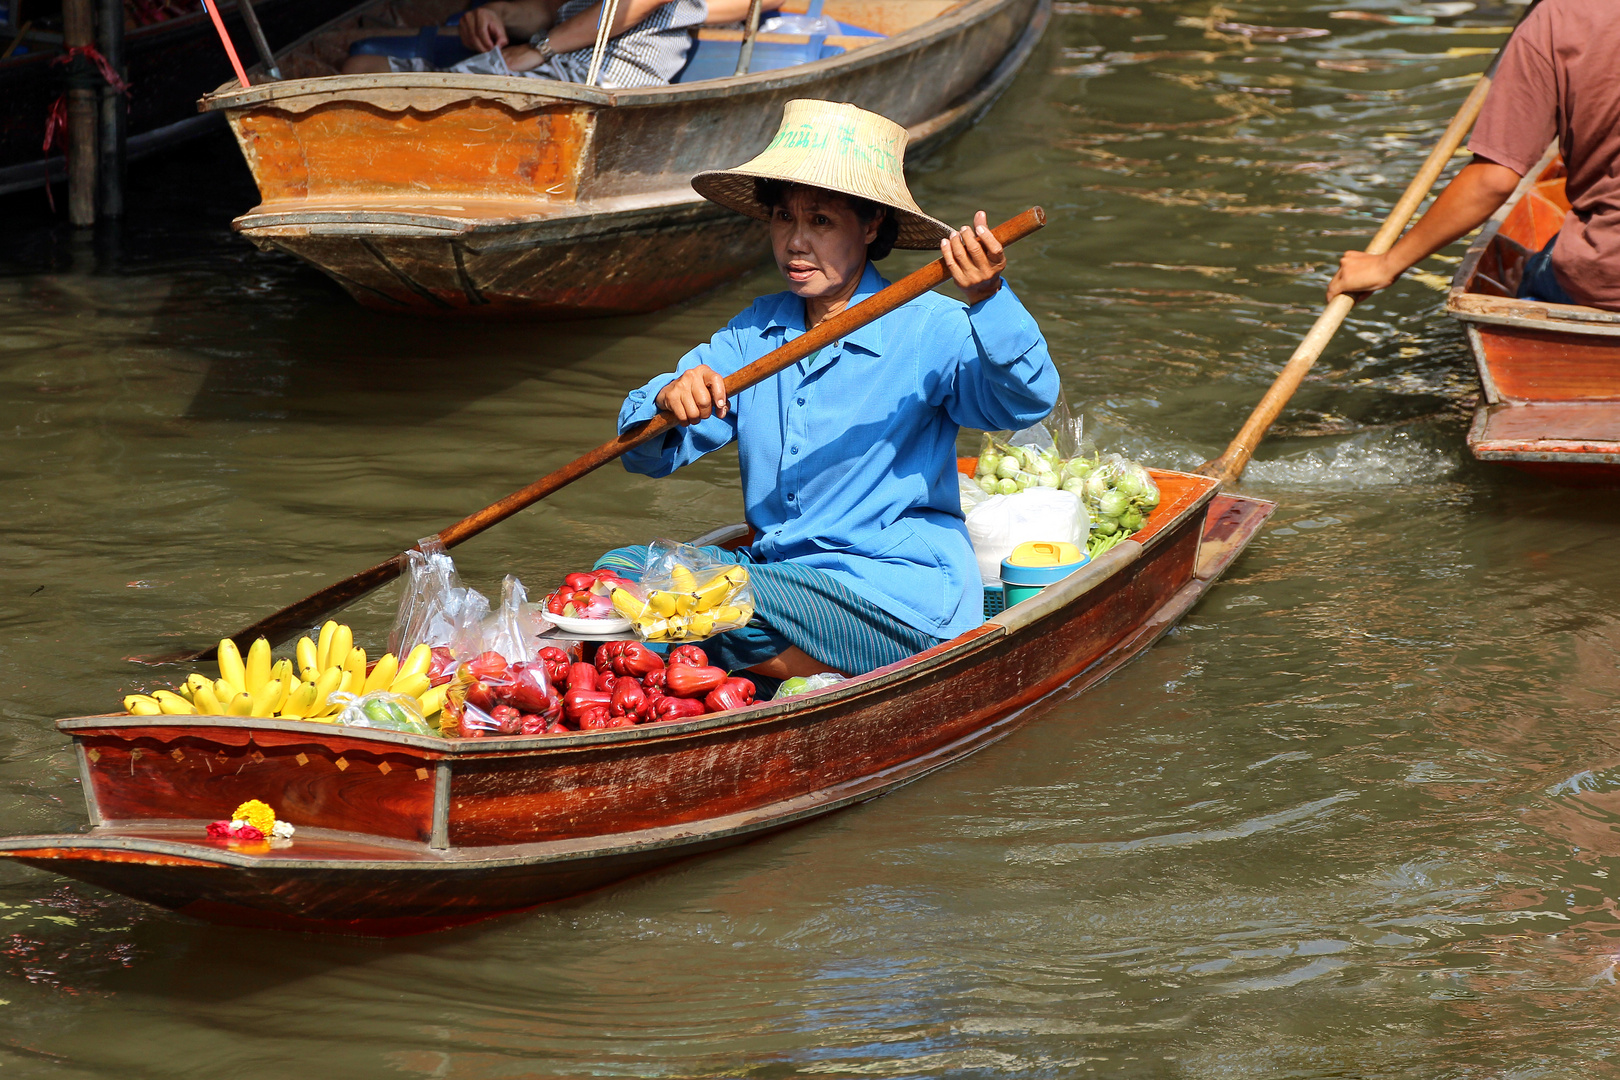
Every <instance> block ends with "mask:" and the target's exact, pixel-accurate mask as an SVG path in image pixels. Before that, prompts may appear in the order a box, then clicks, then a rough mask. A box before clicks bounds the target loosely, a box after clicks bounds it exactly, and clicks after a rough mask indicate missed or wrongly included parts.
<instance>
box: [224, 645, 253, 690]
mask: <svg viewBox="0 0 1620 1080" xmlns="http://www.w3.org/2000/svg"><path fill="white" fill-rule="evenodd" d="M219 677H220V678H222V679H224V680H225V681H226V682H228V683H230V684H231V685H232V686H246V685H247V680H246V679H245V678H244V677H243V673H242V654H241V652H240V651H239V650H238V649H237V647H236V642H234V641H232V640H231V639H230V638H222V639H221V640H220V643H219Z"/></svg>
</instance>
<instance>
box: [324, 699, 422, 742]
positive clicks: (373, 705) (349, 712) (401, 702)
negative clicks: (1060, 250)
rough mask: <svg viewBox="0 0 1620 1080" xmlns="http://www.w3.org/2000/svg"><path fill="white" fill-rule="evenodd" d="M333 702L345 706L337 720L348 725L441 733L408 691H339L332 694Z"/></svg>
mask: <svg viewBox="0 0 1620 1080" xmlns="http://www.w3.org/2000/svg"><path fill="white" fill-rule="evenodd" d="M332 701H333V702H335V703H336V704H339V705H341V706H342V707H343V709H342V711H341V712H339V713H338V715H337V722H338V723H340V724H343V725H346V726H348V727H365V728H379V729H381V730H383V731H404V732H407V733H409V734H411V735H437V734H439V732H438V731H437V730H435V729H434V728H433V727H432V726H431V725H429V724H428V722H427V720H426V719H425V718H424V717H423V716H422V708H421V704H420V703H419V702H418V701H417V700H416V699H415V698H413V697H410V696H408V695H406V694H393V693H389V692H388V691H387V690H374V691H372V692H371V693H369V694H346V693H343V692H342V691H339V692H338V693H335V694H333V695H332Z"/></svg>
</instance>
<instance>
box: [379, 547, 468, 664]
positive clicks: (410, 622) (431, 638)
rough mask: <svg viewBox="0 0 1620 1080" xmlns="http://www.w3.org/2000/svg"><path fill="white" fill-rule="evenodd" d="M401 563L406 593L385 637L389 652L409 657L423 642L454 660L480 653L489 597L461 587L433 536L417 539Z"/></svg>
mask: <svg viewBox="0 0 1620 1080" xmlns="http://www.w3.org/2000/svg"><path fill="white" fill-rule="evenodd" d="M405 558H406V561H407V564H408V566H407V569H406V577H405V591H404V593H403V594H402V595H401V596H400V598H399V611H398V613H397V614H396V615H395V616H394V627H393V629H392V630H390V631H389V633H388V651H389V652H391V653H393V654H394V655H395V656H408V655H410V652H411V650H412V649H414V648H416V647H417V646H418V645H421V644H423V643H426V644H427V645H429V646H432V647H444V648H448V649H450V650H451V651H452V652H453V653H454V654H455V655H457V656H463V655H471V654H473V653H477V652H479V651H481V650H480V648H479V643H480V642H481V640H482V638H483V625H484V621H485V620H486V619H487V618H489V598H488V597H486V596H485V595H484V594H483V593H481V592H479V591H478V590H476V589H471V588H468V587H467V586H466V585H463V584H462V582H461V575H459V574H457V573H456V565H455V563H454V562H452V561H451V559H450V556H449V554H448V553H447V552H446V551H445V550H444V544H443V542H441V541H440V540H439V538H438V537H437V536H429V537H426V538H425V539H422V540H418V541H417V544H416V548H413V549H411V550H410V551H407V552H406V553H405Z"/></svg>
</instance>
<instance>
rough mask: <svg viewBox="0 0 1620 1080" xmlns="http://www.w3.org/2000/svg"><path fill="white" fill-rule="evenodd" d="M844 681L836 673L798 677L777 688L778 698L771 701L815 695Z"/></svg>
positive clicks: (824, 672)
mask: <svg viewBox="0 0 1620 1080" xmlns="http://www.w3.org/2000/svg"><path fill="white" fill-rule="evenodd" d="M843 681H844V676H842V675H840V674H838V673H837V672H836V671H823V672H821V673H820V674H819V675H809V676H804V675H797V676H794V677H793V678H791V679H787V680H784V681H783V683H782V685H781V686H779V687H777V688H776V696H775V697H773V698H772V699H771V700H772V701H780V700H782V699H783V698H790V697H798V696H799V695H800V694H813V693H815V692H816V691H817V690H825V689H827V687H829V686H836V685H838V684H839V683H841V682H843Z"/></svg>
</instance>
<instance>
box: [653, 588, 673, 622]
mask: <svg viewBox="0 0 1620 1080" xmlns="http://www.w3.org/2000/svg"><path fill="white" fill-rule="evenodd" d="M647 607H648V608H649V609H651V611H652V613H653V614H654V615H657V616H658V617H659V618H661V619H667V618H669V617H670V616H671V615H673V614H675V594H674V593H668V592H664V591H663V590H662V589H659V590H657V591H656V592H650V593H648V594H647Z"/></svg>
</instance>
